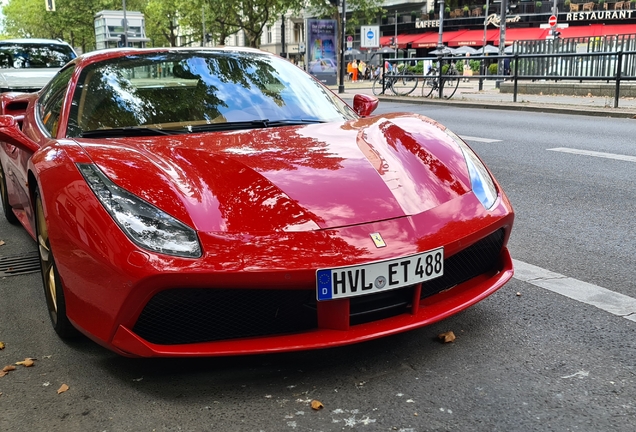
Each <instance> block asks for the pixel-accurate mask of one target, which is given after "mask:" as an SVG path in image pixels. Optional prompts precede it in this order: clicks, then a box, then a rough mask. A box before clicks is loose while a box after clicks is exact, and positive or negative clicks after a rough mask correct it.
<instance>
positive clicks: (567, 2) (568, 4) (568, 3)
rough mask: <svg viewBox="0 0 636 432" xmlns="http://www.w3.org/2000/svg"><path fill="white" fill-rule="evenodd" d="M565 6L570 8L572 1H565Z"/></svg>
mask: <svg viewBox="0 0 636 432" xmlns="http://www.w3.org/2000/svg"><path fill="white" fill-rule="evenodd" d="M635 1H636V0H635ZM563 4H564V5H565V7H569V6H570V0H565V1H564V2H563Z"/></svg>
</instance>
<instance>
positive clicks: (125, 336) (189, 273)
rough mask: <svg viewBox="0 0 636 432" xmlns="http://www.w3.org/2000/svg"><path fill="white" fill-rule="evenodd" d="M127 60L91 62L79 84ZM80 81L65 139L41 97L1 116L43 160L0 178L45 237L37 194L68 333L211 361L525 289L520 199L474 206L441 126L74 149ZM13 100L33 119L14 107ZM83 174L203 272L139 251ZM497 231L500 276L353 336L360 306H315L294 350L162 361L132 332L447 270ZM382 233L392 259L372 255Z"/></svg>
mask: <svg viewBox="0 0 636 432" xmlns="http://www.w3.org/2000/svg"><path fill="white" fill-rule="evenodd" d="M157 51H161V50H157ZM118 55H120V54H118V53H116V52H115V53H112V52H104V53H97V54H91V55H88V56H85V57H80V58H79V59H77V60H76V62H77V64H78V70H79V69H81V67H82V66H83V63H86V64H89V63H91V62H93V61H99V60H101V59H106V58H110V57H111V56H118ZM78 75H79V72H78V71H76V72H75V74H74V79H77V76H78ZM74 79H73V80H72V81H71V85H70V87H69V92H68V94H67V97H66V100H65V102H64V107H63V112H64V113H65V114H64V115H62V116H61V120H60V123H59V129H58V137H57V139H51V138H48V137H46V136H45V135H44V134H43V133H42V132H41V129H40V125H39V124H38V123H37V122H36V120H35V118H36V115H35V114H36V113H35V106H36V105H35V104H34V103H33V101H34V97H33V96H29V97H24V98H23V99H20V98H19V97H17V96H14V95H10V96H7V95H4V96H3V97H2V106H3V108H5V107H6V108H7V109H6V110H5V111H4V112H5V113H7V114H11V115H14V116H15V117H16V119H18V120H19V121H20V122H22V131H23V133H24V134H25V135H26V136H27V137H28V138H29V139H30V140H32V141H33V143H35V144H37V145H38V146H39V147H40V150H38V151H37V152H35V154H32V153H29V152H26V151H23V150H20V149H17V148H16V147H15V146H12V145H10V144H7V143H0V146H1V147H0V163H2V166H3V169H4V171H5V172H6V173H7V177H8V178H10V180H11V181H10V185H9V184H8V188H7V189H8V192H9V194H8V195H9V201H10V203H11V205H12V206H13V208H14V212H15V214H16V215H17V216H18V218H19V219H20V221H21V223H22V224H23V225H24V226H25V228H26V229H27V231H28V232H29V233H30V234H31V235H32V236H33V237H35V222H34V215H33V208H32V206H33V202H32V200H33V192H34V188H39V191H40V194H41V196H42V199H43V207H44V212H45V216H46V221H47V225H48V226H49V236H50V243H51V248H52V250H54V251H55V258H56V264H57V269H58V271H59V275H60V278H61V280H62V283H63V286H64V290H65V297H66V312H67V316H68V318H69V319H70V320H71V322H72V323H73V324H74V325H75V326H76V327H77V328H78V329H79V330H80V331H82V332H83V333H84V334H86V335H87V336H89V337H90V338H91V339H93V340H94V341H96V342H97V343H99V344H101V345H103V346H105V347H108V348H109V349H112V350H114V351H116V352H119V353H120V354H123V355H127V356H139V357H152V356H210V355H231V354H251V353H262V352H281V351H294V350H300V349H313V348H326V347H334V346H340V345H344V344H349V343H356V342H361V341H365V340H370V339H373V338H378V337H382V336H387V335H390V334H394V333H397V332H402V331H406V330H410V329H413V328H417V327H421V326H424V325H428V324H430V323H433V322H435V321H438V320H441V319H444V318H446V317H448V316H450V315H452V314H454V313H457V312H459V311H460V310H463V309H465V308H467V307H469V306H471V305H473V304H475V303H477V302H478V301H480V300H482V299H483V298H485V297H487V296H488V295H490V294H492V293H493V292H494V291H496V290H497V289H499V288H500V287H501V286H502V285H503V284H504V283H505V282H506V281H508V280H509V279H510V278H511V277H512V274H513V269H512V261H511V258H510V255H509V253H508V250H507V248H506V244H507V241H508V237H509V235H510V230H511V228H512V224H513V219H514V212H513V210H512V207H511V205H510V203H509V201H508V199H507V198H506V196H505V194H504V193H503V191H502V190H501V188H500V187H499V185H497V184H496V187H497V189H498V197H497V200H496V202H495V204H494V206H493V207H492V208H491V209H489V210H486V209H485V208H484V206H483V205H482V204H481V203H480V201H479V200H478V199H477V197H476V196H475V195H474V194H473V193H472V192H471V182H470V178H469V173H468V169H467V166H466V161H465V159H464V156H463V155H462V152H461V151H460V149H459V147H458V145H457V143H456V142H455V141H454V140H453V138H451V137H450V136H449V135H448V134H446V133H445V132H444V128H443V126H441V125H438V124H437V123H435V122H434V121H432V120H430V119H427V118H425V117H422V116H419V115H414V114H404V113H402V114H391V115H384V116H377V117H367V118H359V119H357V120H353V121H347V122H340V123H329V124H313V125H304V126H287V127H277V128H274V129H269V128H262V129H250V130H239V131H231V132H214V133H201V134H189V135H179V136H161V137H154V136H153V137H135V138H109V139H90V140H89V139H69V138H64V136H65V130H66V127H67V116H68V110H69V109H70V104H71V95H72V90H73V88H74ZM16 98H17V99H16ZM15 100H18V101H22V100H23V101H25V102H26V103H28V108H27V107H26V106H25V105H15V104H13V105H12V102H13V101H15ZM360 103H364V104H368V105H370V106H371V105H372V104H373V101H369V100H367V99H363V100H362V101H361V102H360ZM11 106H14V107H18V108H19V107H21V106H22V107H23V108H24V112H23V113H21V112H16V111H13V112H12V111H11ZM372 108H373V107H370V108H369V107H367V109H372ZM0 137H1V132H0ZM78 163H85V164H95V165H96V166H98V167H99V168H100V169H101V170H102V172H104V173H105V175H106V176H107V177H108V178H109V179H110V180H111V181H113V182H114V183H115V184H116V185H118V186H119V187H121V188H123V189H125V190H127V191H128V192H130V193H132V194H134V195H136V196H138V197H140V198H142V199H144V200H146V201H148V202H149V203H151V204H152V205H154V206H156V207H158V208H160V209H162V210H163V211H164V212H166V213H168V214H169V215H171V216H173V217H174V218H176V219H178V220H179V221H181V222H183V223H184V224H186V225H188V226H190V227H192V228H194V229H195V230H196V232H197V234H198V238H199V242H200V244H201V248H202V250H203V256H202V257H201V258H196V259H195V258H182V257H178V256H170V255H164V254H160V253H155V252H151V251H149V250H145V249H143V248H140V247H139V246H137V245H136V244H135V243H133V242H132V241H131V240H130V239H129V238H128V237H127V235H126V234H124V232H123V231H122V230H121V229H119V227H118V226H117V225H116V224H115V223H114V221H113V219H112V217H111V216H110V215H109V213H108V212H107V211H106V209H105V208H104V207H103V206H102V204H101V203H100V202H99V201H98V199H97V198H96V196H95V193H94V192H93V191H92V190H91V188H90V187H89V186H88V184H87V182H86V180H85V179H84V177H83V176H82V175H81V174H80V172H79V170H78V169H77V166H76V164H78ZM16 185H19V187H16ZM343 185H346V187H343ZM498 230H503V233H504V237H503V243H502V245H503V246H502V249H501V252H500V255H499V258H498V260H497V264H496V268H494V269H493V270H492V271H489V272H488V273H485V274H483V275H480V276H478V277H475V278H472V279H470V280H468V281H465V282H462V283H460V284H458V285H456V286H454V287H453V288H452V289H449V290H444V291H442V292H439V293H437V294H435V295H432V296H430V297H426V298H420V289H421V288H420V287H419V286H418V287H415V288H414V292H413V300H412V305H411V307H410V313H407V314H401V315H398V316H393V317H390V318H386V319H381V320H378V321H373V322H368V323H364V324H359V325H351V324H350V322H349V318H348V317H349V310H350V300H349V299H339V300H331V301H318V302H316V308H317V309H316V313H317V323H318V325H317V328H315V329H312V330H310V331H305V332H299V333H297V334H283V335H271V336H258V337H247V338H239V339H234V340H221V341H214V342H200V343H184V344H172V345H162V344H156V343H151V342H149V341H147V340H145V339H143V338H142V337H140V336H139V335H137V334H136V333H135V331H134V327H135V324H136V322H137V321H138V319H139V317H140V314H142V311H143V310H144V307H146V305H147V304H148V302H149V301H150V300H151V299H152V298H153V297H154V296H155V295H156V294H158V293H160V292H163V291H165V290H169V289H180V288H188V289H196V288H201V289H209V290H214V289H235V290H241V289H252V290H271V289H277V290H289V291H296V290H302V291H314V292H315V291H316V270H317V269H320V268H334V267H341V266H348V265H356V264H361V263H368V262H374V261H381V260H386V259H392V258H396V257H405V256H409V255H413V254H416V253H421V252H424V251H428V250H432V249H435V248H438V247H443V248H444V255H445V258H449V257H452V256H453V255H455V254H456V253H458V252H460V251H462V250H464V249H466V248H467V247H468V246H470V245H473V244H475V243H476V242H478V241H479V240H480V239H482V238H484V237H486V236H488V235H490V234H492V233H494V232H496V231H498ZM375 232H380V233H382V236H383V237H384V238H385V239H386V240H387V246H386V247H382V248H378V247H376V246H375V245H374V244H373V242H372V241H371V238H370V234H371V233H375Z"/></svg>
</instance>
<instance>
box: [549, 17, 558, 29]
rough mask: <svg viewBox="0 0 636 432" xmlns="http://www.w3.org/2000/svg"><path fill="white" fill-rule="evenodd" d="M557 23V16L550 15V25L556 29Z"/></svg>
mask: <svg viewBox="0 0 636 432" xmlns="http://www.w3.org/2000/svg"><path fill="white" fill-rule="evenodd" d="M556 23H557V17H556V16H555V15H550V19H549V20H548V24H550V25H551V26H552V27H554V26H555V25H556Z"/></svg>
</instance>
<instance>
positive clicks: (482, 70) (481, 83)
mask: <svg viewBox="0 0 636 432" xmlns="http://www.w3.org/2000/svg"><path fill="white" fill-rule="evenodd" d="M489 8H490V0H486V10H485V11H484V44H483V46H482V48H481V55H482V56H484V55H486V30H487V27H488V9H489ZM485 63H486V62H484V59H481V66H480V68H479V69H480V71H479V75H485V74H486V68H485V67H484V65H485ZM483 89H484V78H483V77H482V78H479V90H483Z"/></svg>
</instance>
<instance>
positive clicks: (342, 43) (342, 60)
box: [338, 0, 347, 93]
mask: <svg viewBox="0 0 636 432" xmlns="http://www.w3.org/2000/svg"><path fill="white" fill-rule="evenodd" d="M346 3H347V2H346V0H342V17H341V22H342V35H341V36H340V83H339V85H338V93H344V92H345V89H344V75H345V55H344V48H345V38H346V35H347V31H346V30H345V27H347V25H346V24H347V9H346V7H347V6H346Z"/></svg>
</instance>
